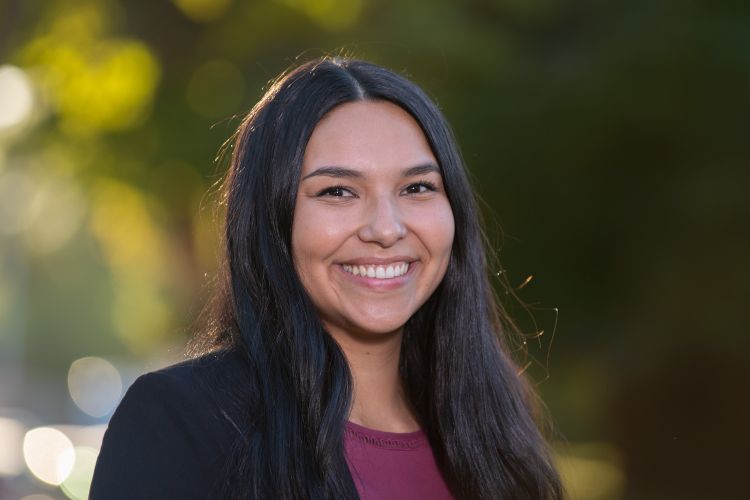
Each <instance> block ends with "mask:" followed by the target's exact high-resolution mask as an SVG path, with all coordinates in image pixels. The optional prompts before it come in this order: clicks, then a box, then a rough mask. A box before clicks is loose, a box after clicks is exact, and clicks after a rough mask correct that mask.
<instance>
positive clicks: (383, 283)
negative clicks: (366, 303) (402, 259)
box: [336, 262, 418, 291]
mask: <svg viewBox="0 0 750 500" xmlns="http://www.w3.org/2000/svg"><path fill="white" fill-rule="evenodd" d="M417 265H418V264H417V263H416V262H410V263H409V269H407V271H406V274H402V275H401V276H397V277H395V278H386V279H378V278H368V277H367V276H361V275H358V276H355V275H354V274H352V273H350V272H347V271H344V268H343V266H341V265H340V264H339V265H337V266H336V267H337V268H338V270H339V272H340V273H341V274H343V275H344V276H345V277H346V278H347V279H348V280H350V281H352V282H354V283H356V284H357V285H360V286H365V287H367V288H371V289H373V290H384V291H385V290H394V289H396V288H399V287H401V286H403V285H404V284H406V282H407V281H409V279H410V278H411V275H412V273H413V272H414V268H415V267H417Z"/></svg>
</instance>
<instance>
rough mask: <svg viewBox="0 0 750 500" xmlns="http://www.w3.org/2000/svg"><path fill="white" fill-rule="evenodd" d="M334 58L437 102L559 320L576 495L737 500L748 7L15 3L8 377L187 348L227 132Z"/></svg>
mask: <svg viewBox="0 0 750 500" xmlns="http://www.w3.org/2000/svg"><path fill="white" fill-rule="evenodd" d="M340 50H343V52H344V53H346V54H351V55H355V56H358V57H362V58H365V59H371V60H373V61H375V62H377V63H380V64H383V65H385V66H388V67H391V68H393V69H395V70H397V71H401V72H403V73H404V74H406V75H407V76H409V77H411V78H412V79H414V80H415V81H416V82H418V83H420V84H421V85H422V86H423V87H424V88H425V89H426V90H427V91H428V92H429V93H430V94H431V95H432V96H433V97H434V98H435V99H436V100H437V101H438V103H439V104H440V106H441V107H442V109H443V110H444V112H445V114H446V115H447V116H448V119H449V120H450V121H451V123H452V124H453V126H454V129H455V131H456V135H457V137H458V139H459V142H460V144H461V146H462V149H463V152H464V156H465V159H466V163H467V164H468V167H469V169H470V171H471V173H472V175H473V177H474V179H475V182H476V186H477V189H478V192H479V194H480V196H481V197H482V199H483V200H484V204H485V208H486V216H487V220H488V222H489V224H488V228H489V233H490V236H491V239H492V240H493V241H494V242H495V243H496V245H497V248H496V250H497V251H498V253H499V255H500V259H501V261H502V263H503V266H504V272H505V277H507V279H508V280H509V282H510V283H511V284H512V285H514V286H518V285H520V284H521V283H523V282H524V281H525V280H526V279H527V277H528V276H532V275H533V279H532V280H531V281H530V282H528V284H526V285H525V286H524V287H523V289H521V290H518V293H519V295H520V296H521V298H522V299H523V300H524V301H526V302H528V303H529V305H528V310H529V311H530V312H531V314H532V315H533V318H534V319H535V320H536V323H537V325H534V324H533V323H532V321H531V319H530V317H529V315H528V314H527V312H526V311H525V310H524V309H523V308H522V307H520V306H519V305H517V304H516V305H514V304H513V303H512V302H511V301H509V308H510V309H511V310H512V312H513V314H514V315H515V316H517V317H518V318H519V321H520V323H521V324H522V325H523V326H524V329H525V330H526V331H528V332H530V333H533V332H536V331H538V330H544V332H545V333H544V335H542V336H541V337H540V338H539V342H537V340H534V341H529V342H528V344H527V345H528V349H529V354H530V355H531V356H533V357H534V358H536V359H537V360H538V362H536V363H533V364H532V365H531V366H530V367H529V372H530V374H531V375H532V376H533V377H534V378H535V379H537V380H539V381H540V384H539V388H540V391H541V392H542V394H543V396H544V398H545V400H546V401H547V403H548V405H549V407H550V409H551V413H552V414H553V416H554V417H555V419H556V422H557V425H558V429H559V431H560V432H562V433H563V434H564V435H565V436H566V437H567V438H568V439H569V440H570V441H571V444H570V446H568V447H567V448H564V449H563V452H562V453H564V454H566V456H568V457H569V458H570V457H572V458H570V461H569V462H566V464H567V465H565V466H564V467H565V470H566V472H568V473H569V474H570V477H571V478H572V479H571V482H572V483H574V488H575V490H574V493H576V494H577V495H578V497H580V498H616V497H627V498H637V499H652V498H653V499H656V498H659V499H662V498H681V499H709V498H711V499H713V498H741V497H743V494H744V490H745V487H744V484H743V481H742V479H743V467H742V464H743V463H744V461H745V459H744V453H743V451H744V449H745V448H746V447H747V446H748V445H750V443H748V436H749V435H750V434H749V433H748V432H747V431H746V429H745V427H746V423H747V422H748V421H749V420H748V419H750V415H749V413H750V411H748V410H749V408H748V406H749V405H750V403H748V398H747V389H748V387H747V384H744V383H743V382H741V381H742V380H743V379H744V378H745V369H744V367H745V365H746V360H745V358H746V356H747V354H748V328H747V326H746V321H745V320H746V311H747V303H748V299H750V285H749V283H750V273H749V272H748V271H750V265H748V255H750V230H749V229H748V222H747V221H748V219H749V218H750V196H748V188H750V171H749V170H748V158H750V147H749V146H748V145H749V144H750V141H748V140H747V137H746V136H747V135H748V132H747V124H746V122H747V117H748V116H750V90H748V89H750V4H748V3H747V2H740V1H716V2H698V1H693V0H655V1H630V2H625V1H614V0H610V1H594V0H569V1H567V2H553V1H551V0H466V1H462V2H458V1H448V0H429V1H428V0H413V1H395V0H381V1H374V0H276V1H272V0H256V1H249V0H221V1H219V0H214V1H211V0H173V1H171V2H169V1H156V2H154V1H145V0H129V1H124V0H121V1H119V2H118V1H114V0H77V1H61V0H60V1H52V0H31V1H22V0H5V1H3V2H0V64H5V65H12V66H14V67H18V68H21V69H22V70H23V72H24V73H25V75H27V77H28V79H29V81H30V82H31V88H33V102H34V107H33V110H32V111H31V112H29V114H28V116H25V117H24V118H23V120H21V121H19V122H18V123H14V124H11V125H10V126H5V127H4V128H0V329H1V330H0V332H1V333H0V347H2V349H3V354H2V355H0V361H2V362H3V363H11V362H12V361H13V359H15V358H14V356H19V357H20V358H19V359H20V360H21V364H22V366H23V370H25V372H28V373H32V374H46V375H48V376H51V377H58V378H60V377H64V374H65V372H66V370H67V368H68V366H69V365H70V363H71V362H72V361H73V360H74V359H76V358H78V357H81V356H87V355H104V356H115V357H117V356H133V357H140V358H144V359H145V358H146V357H148V356H154V355H155V353H158V352H166V350H167V349H168V348H170V346H175V345H177V346H179V345H181V344H182V343H183V342H184V340H185V337H186V335H188V334H189V332H190V329H191V327H192V323H191V322H192V320H193V318H195V316H196V314H197V311H198V310H199V309H200V307H201V304H202V303H203V301H204V300H205V297H206V295H207V293H208V290H209V289H210V277H211V275H212V272H213V270H214V265H215V260H216V254H217V249H216V238H217V229H216V227H215V224H214V218H213V211H214V205H215V201H216V200H215V199H214V198H213V197H212V196H211V195H210V194H208V195H207V193H210V188H211V186H212V185H214V183H215V182H216V181H217V180H218V179H219V177H220V175H221V172H222V168H223V165H222V164H221V163H218V166H217V163H216V162H215V161H214V159H215V157H216V155H217V152H218V151H219V149H220V146H221V144H222V143H223V142H224V141H225V140H226V139H227V138H228V137H229V136H230V134H231V133H232V131H233V129H234V128H235V127H236V126H237V125H238V123H239V119H240V117H241V116H242V114H243V113H244V112H246V111H247V110H248V109H249V108H250V107H251V106H252V105H253V104H254V102H255V101H256V100H257V99H258V98H259V96H260V95H261V93H262V90H263V88H264V86H265V85H266V84H267V82H268V81H269V80H270V79H271V78H273V77H274V76H275V75H276V74H277V73H279V72H280V71H281V70H283V69H284V68H285V67H286V66H288V65H289V64H290V63H292V62H293V61H295V60H296V59H297V58H298V57H301V58H305V57H308V56H317V55H321V54H323V53H326V52H328V51H333V52H338V51H340ZM0 102H1V101H0ZM2 112H3V110H2V109H0V114H2ZM495 221H499V225H498V224H496V223H495ZM498 227H502V228H503V233H501V232H500V230H499V229H498ZM495 271H498V272H499V271H501V270H500V269H497V270H495ZM557 311H559V314H558V313H557ZM553 336H554V342H552V338H553ZM63 390H64V388H61V391H63ZM11 393H12V391H11V392H10V393H8V394H11ZM0 397H5V400H0V404H6V405H9V404H14V405H15V404H21V403H20V402H19V401H21V402H22V401H24V399H23V398H22V397H21V396H16V399H9V398H11V396H7V395H6V393H2V394H0ZM27 400H28V397H27ZM30 404H31V403H30ZM57 418H61V417H59V416H58V417H57ZM575 443H589V444H587V445H585V446H584V445H577V444H575ZM602 478H604V479H602ZM597 488H598V489H597Z"/></svg>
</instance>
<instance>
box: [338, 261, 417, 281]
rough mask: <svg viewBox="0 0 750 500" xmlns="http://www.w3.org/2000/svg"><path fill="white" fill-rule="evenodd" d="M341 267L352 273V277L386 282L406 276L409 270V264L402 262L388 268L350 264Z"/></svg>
mask: <svg viewBox="0 0 750 500" xmlns="http://www.w3.org/2000/svg"><path fill="white" fill-rule="evenodd" d="M341 267H342V269H343V270H344V271H346V272H347V273H352V274H353V275H354V276H363V277H368V278H376V279H380V280H387V279H392V278H398V277H399V276H403V275H404V274H406V273H407V271H408V270H409V263H408V262H402V263H400V264H395V265H394V264H391V265H388V266H375V265H369V266H353V265H351V264H342V265H341Z"/></svg>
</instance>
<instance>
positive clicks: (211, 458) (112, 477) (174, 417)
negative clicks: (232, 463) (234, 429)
mask: <svg viewBox="0 0 750 500" xmlns="http://www.w3.org/2000/svg"><path fill="white" fill-rule="evenodd" d="M193 382H194V381H192V380H190V378H189V377H185V376H184V375H180V374H179V372H177V374H175V373H160V372H155V373H149V374H146V375H143V376H141V377H140V378H138V379H137V380H136V381H135V383H134V384H133V385H132V386H131V387H130V389H129V390H128V391H127V393H126V394H125V397H124V398H123V400H122V402H121V403H120V405H119V406H118V408H117V410H116V411H115V413H114V415H113V416H112V419H111V420H110V423H109V427H108V428H107V431H106V433H105V434H104V441H103V443H102V448H101V452H100V454H99V458H98V460H97V463H96V469H95V471H94V478H93V481H92V485H91V492H90V498H91V499H92V500H99V499H106V500H117V499H135V498H138V499H150V498H154V499H156V498H158V499H171V498H180V499H192V498H196V499H197V498H207V497H209V495H210V492H211V489H212V487H213V485H214V482H215V481H216V478H217V475H218V473H219V469H220V467H221V462H222V451H223V450H222V448H223V442H224V441H226V436H225V433H224V432H223V431H222V428H221V426H220V425H219V422H218V421H217V420H216V412H215V411H214V410H215V408H213V407H212V405H210V404H209V403H208V400H207V399H206V398H204V397H202V396H201V393H200V391H198V390H197V389H196V387H195V384H194V383H193Z"/></svg>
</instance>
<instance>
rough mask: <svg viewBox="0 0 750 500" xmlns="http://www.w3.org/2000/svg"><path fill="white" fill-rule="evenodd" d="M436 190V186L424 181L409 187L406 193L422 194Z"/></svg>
mask: <svg viewBox="0 0 750 500" xmlns="http://www.w3.org/2000/svg"><path fill="white" fill-rule="evenodd" d="M435 190H436V188H435V184H433V183H431V182H427V181H422V182H415V183H414V184H410V185H408V186H407V187H406V189H405V190H404V191H406V193H407V194H422V193H428V192H431V191H435Z"/></svg>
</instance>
